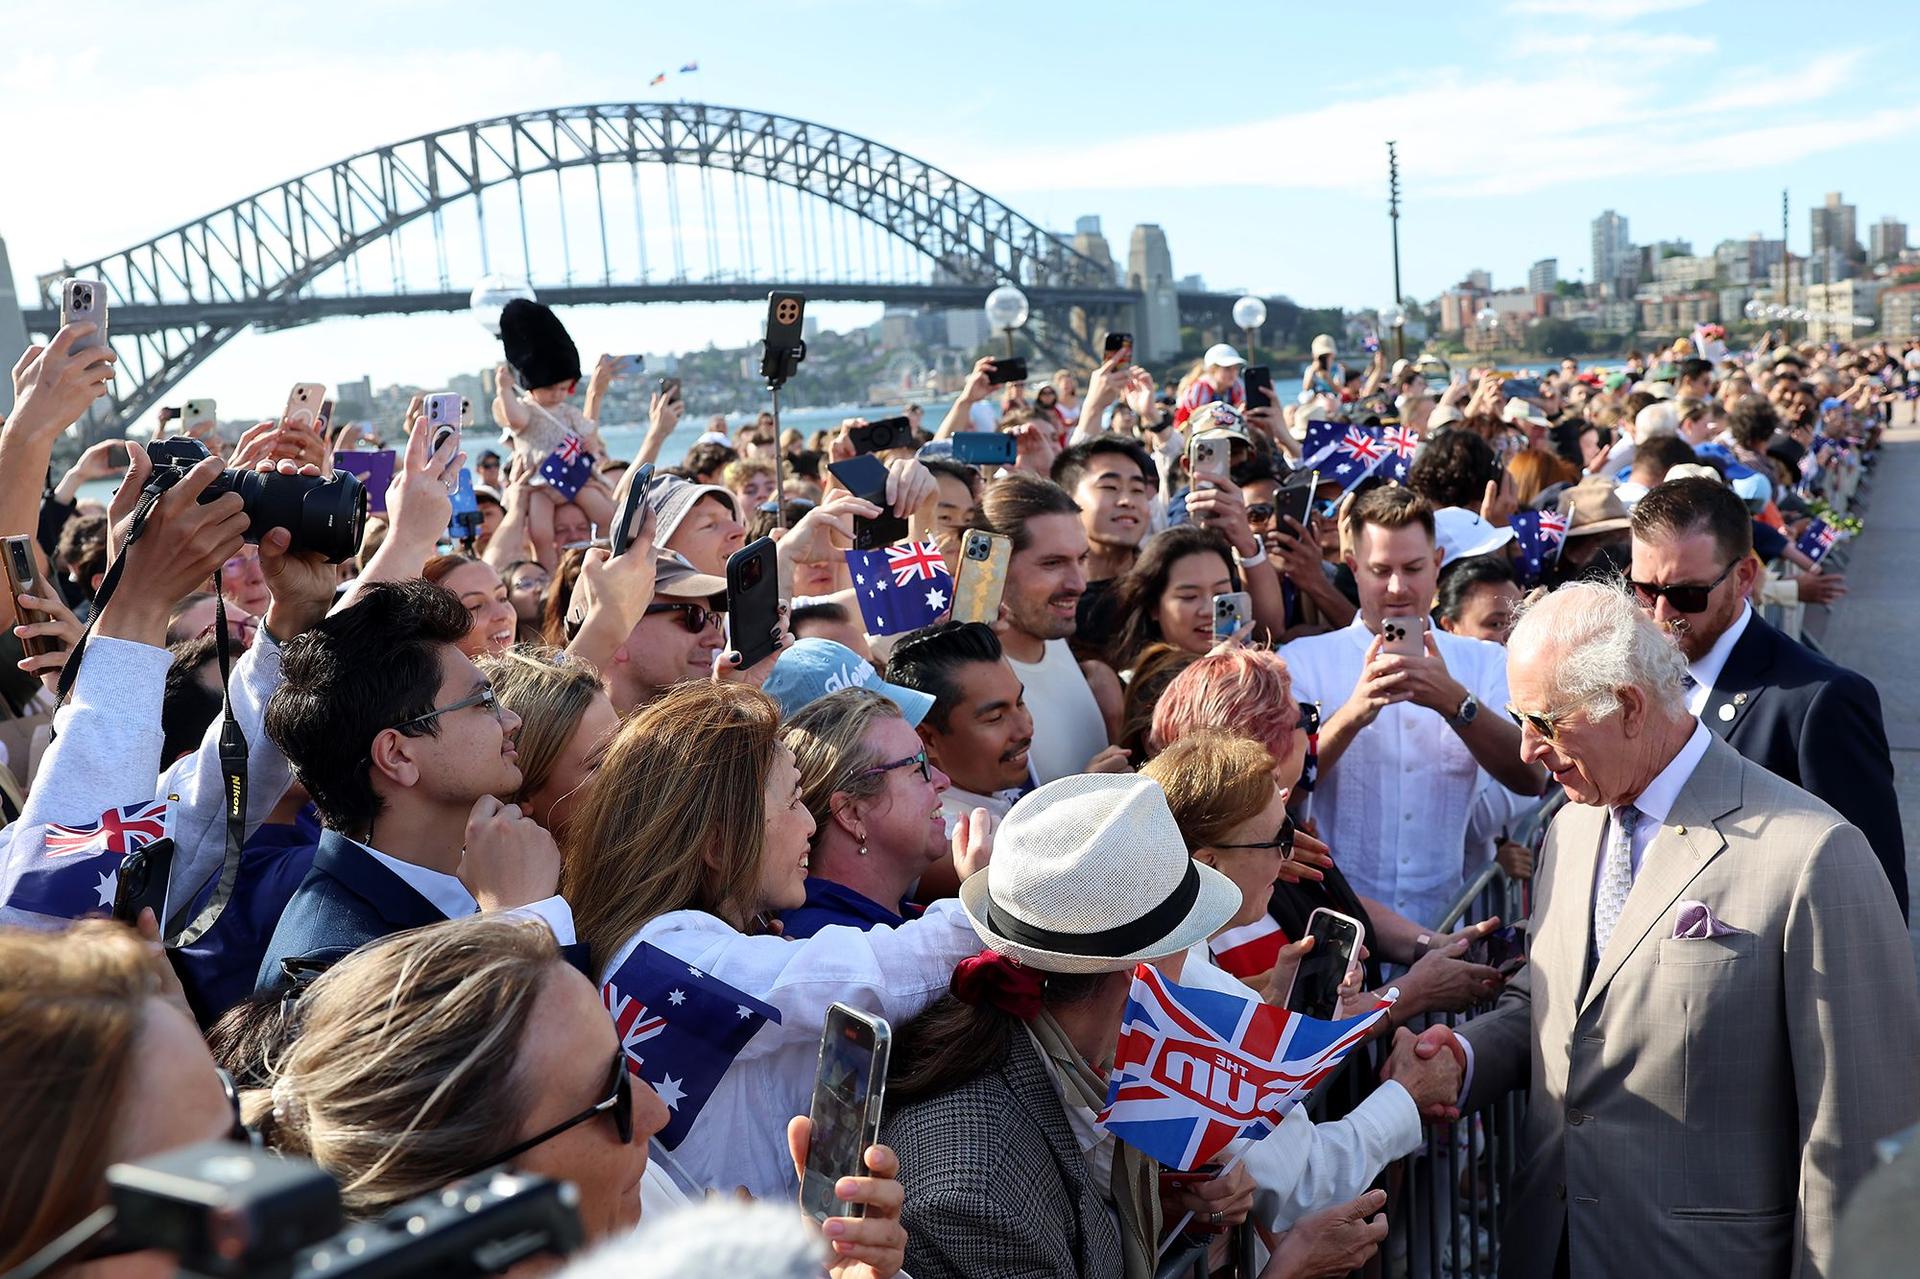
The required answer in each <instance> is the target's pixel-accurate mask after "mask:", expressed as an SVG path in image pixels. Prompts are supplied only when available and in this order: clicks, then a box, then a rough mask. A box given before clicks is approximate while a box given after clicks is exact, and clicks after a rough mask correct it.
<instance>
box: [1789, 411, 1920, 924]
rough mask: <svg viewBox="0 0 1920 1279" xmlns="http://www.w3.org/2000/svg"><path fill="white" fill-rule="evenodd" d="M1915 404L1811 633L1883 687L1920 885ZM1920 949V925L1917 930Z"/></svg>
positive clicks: (1895, 435)
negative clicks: (1843, 587)
mask: <svg viewBox="0 0 1920 1279" xmlns="http://www.w3.org/2000/svg"><path fill="white" fill-rule="evenodd" d="M1914 407H1915V406H1914V404H1913V403H1912V402H1905V403H1902V404H1899V405H1897V406H1896V407H1895V410H1894V428H1893V430H1892V431H1891V432H1890V433H1889V435H1888V436H1887V443H1886V445H1885V446H1884V447H1883V448H1882V449H1881V453H1880V461H1879V463H1878V465H1876V467H1875V468H1874V476H1873V481H1872V491H1871V492H1870V493H1869V494H1868V495H1867V497H1866V500H1865V502H1864V503H1863V504H1862V507H1861V509H1860V516H1861V518H1862V519H1863V520H1864V521H1865V522H1866V528H1865V530H1864V532H1863V533H1862V535H1861V537H1860V539H1859V541H1857V542H1856V543H1854V544H1852V545H1851V546H1849V547H1848V548H1847V550H1848V552H1849V554H1848V558H1847V563H1846V565H1845V571H1846V574H1847V587H1848V593H1847V597H1846V598H1845V599H1844V600H1841V601H1840V603H1839V605H1838V607H1837V608H1835V609H1834V610H1833V611H1832V612H1831V613H1826V614H1824V615H1823V610H1819V609H1815V610H1812V614H1811V615H1810V616H1809V618H1808V623H1807V627H1806V629H1807V631H1808V633H1810V634H1812V635H1813V636H1814V637H1815V638H1816V639H1817V640H1818V641H1819V643H1820V645H1821V647H1823V648H1824V649H1825V650H1826V651H1827V653H1828V655H1829V656H1831V657H1832V658H1833V659H1834V660H1835V661H1837V662H1841V663H1844V664H1845V665H1847V666H1851V667H1852V668H1853V669H1855V670H1857V671H1859V672H1860V673H1861V674H1862V675H1865V676H1866V677H1867V678H1868V679H1871V680H1872V681H1873V682H1874V683H1875V684H1876V685H1877V686H1878V687H1879V689H1880V705H1881V709H1882V711H1883V712H1884V714H1885V718H1886V722H1887V737H1888V740H1889V743H1890V744H1891V745H1892V747H1893V770H1894V780H1895V785H1896V786H1897V787H1898V788H1899V793H1900V820H1901V824H1902V825H1903V826H1904V827H1905V829H1906V834H1907V882H1908V884H1909V885H1912V886H1916V887H1920V672H1917V671H1916V666H1915V658H1916V655H1920V591H1916V590H1915V574H1914V561H1915V550H1916V548H1920V423H1916V421H1915V413H1914ZM1914 948H1915V951H1916V954H1920V924H1917V925H1916V926H1915V930H1914Z"/></svg>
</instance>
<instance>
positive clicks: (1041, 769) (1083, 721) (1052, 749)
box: [1007, 639, 1107, 786]
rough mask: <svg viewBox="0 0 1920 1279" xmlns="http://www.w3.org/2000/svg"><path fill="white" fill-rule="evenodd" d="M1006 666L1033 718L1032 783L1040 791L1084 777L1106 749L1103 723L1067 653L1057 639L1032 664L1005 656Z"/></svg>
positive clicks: (1084, 680)
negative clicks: (1024, 695) (1078, 775)
mask: <svg viewBox="0 0 1920 1279" xmlns="http://www.w3.org/2000/svg"><path fill="white" fill-rule="evenodd" d="M1007 663H1008V665H1010V666H1012V667H1013V673H1014V674H1015V675H1018V676H1019V677H1020V682H1021V683H1022V684H1024V685H1026V693H1027V709H1028V710H1029V711H1031V712H1032V713H1033V745H1032V746H1031V747H1030V748H1028V751H1027V767H1028V768H1030V769H1032V770H1033V780H1034V781H1035V782H1037V783H1038V784H1040V785H1042V786H1045V785H1046V784H1047V783H1048V782H1051V781H1055V780H1057V779H1059V778H1062V777H1070V776H1072V775H1073V774H1075V773H1083V772H1085V771H1086V768H1087V761H1088V760H1090V759H1092V758H1093V757H1094V756H1095V755H1098V754H1099V753H1100V752H1101V751H1103V750H1105V749H1106V748H1107V721H1106V717H1105V716H1103V715H1101V714H1100V703H1099V702H1097V701H1095V700H1094V697H1093V690H1092V689H1091V688H1089V687H1088V686H1087V677H1086V676H1085V675H1083V674H1081V673H1080V663H1079V662H1077V661H1075V660H1074V657H1073V650H1072V649H1071V648H1069V647H1067V642H1066V641H1065V640H1063V639H1057V640H1048V641H1047V648H1046V652H1045V653H1044V654H1042V655H1041V658H1040V660H1039V661H1038V662H1032V663H1029V662H1016V661H1014V660H1013V658H1012V657H1011V656H1009V657H1008V658H1007Z"/></svg>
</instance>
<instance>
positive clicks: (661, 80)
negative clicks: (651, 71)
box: [647, 71, 667, 88]
mask: <svg viewBox="0 0 1920 1279" xmlns="http://www.w3.org/2000/svg"><path fill="white" fill-rule="evenodd" d="M666 82H667V73H666V72H664V71H662V72H661V73H660V74H659V75H657V76H655V77H654V78H653V79H651V80H649V81H647V87H648V88H652V87H653V86H654V85H656V84H665V83H666Z"/></svg>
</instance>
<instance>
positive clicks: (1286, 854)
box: [1214, 817, 1295, 862]
mask: <svg viewBox="0 0 1920 1279" xmlns="http://www.w3.org/2000/svg"><path fill="white" fill-rule="evenodd" d="M1294 833H1295V832H1294V826H1293V818H1291V817H1283V818H1281V819H1280V833H1279V834H1277V835H1275V836H1274V837H1273V838H1272V839H1269V840H1267V841H1266V842H1265V843H1262V844H1215V845H1214V847H1215V848H1219V849H1228V848H1249V849H1269V850H1272V851H1275V852H1278V853H1279V854H1280V860H1281V861H1283V862H1290V861H1292V860H1293V836H1294Z"/></svg>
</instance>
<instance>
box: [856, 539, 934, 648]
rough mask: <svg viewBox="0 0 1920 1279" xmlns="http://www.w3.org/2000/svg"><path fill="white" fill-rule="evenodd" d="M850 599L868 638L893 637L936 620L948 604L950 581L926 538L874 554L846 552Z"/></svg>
mask: <svg viewBox="0 0 1920 1279" xmlns="http://www.w3.org/2000/svg"><path fill="white" fill-rule="evenodd" d="M847 568H848V569H850V570H851V571H852V573H853V590H854V594H855V595H856V596H857V597H858V598H859V600H860V617H861V620H862V621H863V622H864V623H865V625H866V628H867V633H868V634H869V635H899V634H903V633H904V632H907V631H914V630H918V629H920V628H921V627H922V626H929V625H931V624H933V623H934V622H937V621H939V620H940V618H941V617H942V616H944V615H945V614H946V612H947V610H948V608H949V607H951V606H952V603H953V577H952V575H951V574H949V573H948V572H947V563H946V561H945V560H944V559H942V558H941V557H940V551H939V548H937V547H936V546H934V544H933V540H932V539H931V538H929V539H928V540H926V541H924V542H917V543H916V542H906V543H902V544H901V545H898V546H888V547H883V548H881V549H880V550H877V551H848V552H847Z"/></svg>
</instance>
